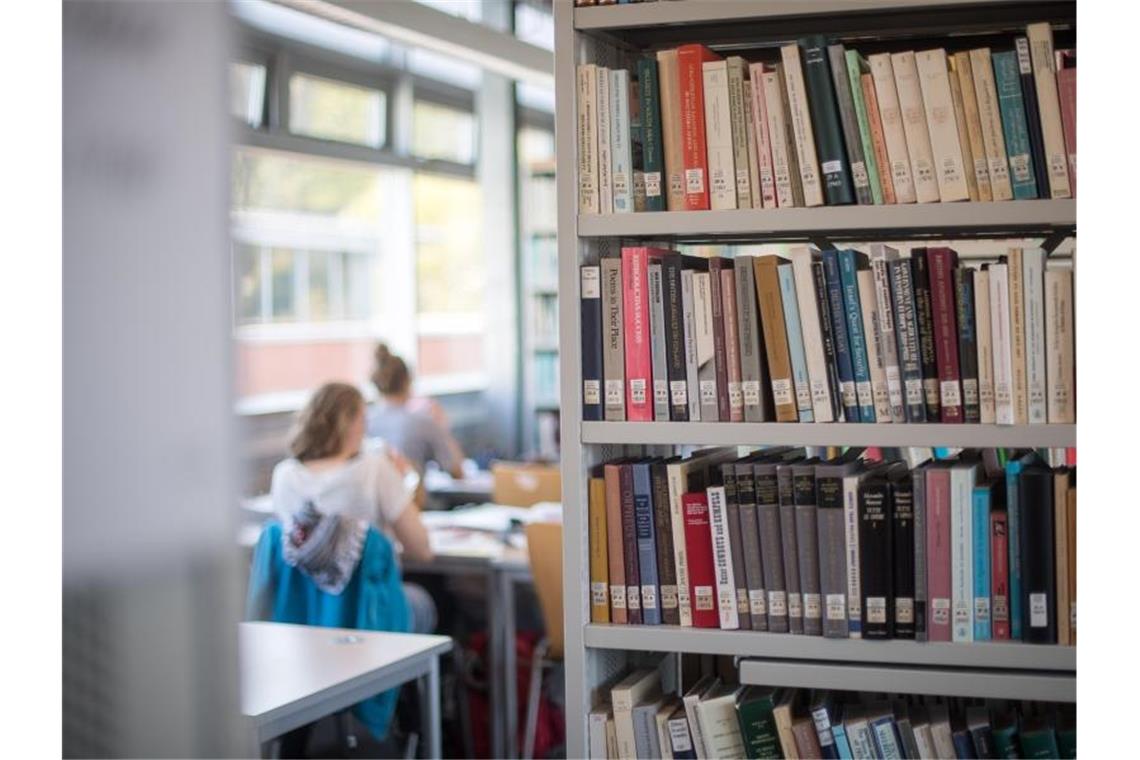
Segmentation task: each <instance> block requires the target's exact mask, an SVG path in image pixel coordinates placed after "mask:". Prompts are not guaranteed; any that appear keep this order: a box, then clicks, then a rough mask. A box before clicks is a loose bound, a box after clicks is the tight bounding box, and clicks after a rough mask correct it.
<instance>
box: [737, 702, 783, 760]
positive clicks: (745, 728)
mask: <svg viewBox="0 0 1140 760" xmlns="http://www.w3.org/2000/svg"><path fill="white" fill-rule="evenodd" d="M775 707H776V690H775V689H774V688H772V687H771V686H748V687H746V688H744V689H741V690H740V693H739V694H738V695H737V697H736V717H737V720H739V721H740V733H741V734H742V735H743V736H744V752H745V755H746V756H747V757H748V758H750V760H752V759H754V758H777V759H779V758H783V756H784V755H783V753H782V752H781V751H780V738H779V735H778V734H777V733H776V719H775V718H774V717H773V716H772V710H773V709H775Z"/></svg>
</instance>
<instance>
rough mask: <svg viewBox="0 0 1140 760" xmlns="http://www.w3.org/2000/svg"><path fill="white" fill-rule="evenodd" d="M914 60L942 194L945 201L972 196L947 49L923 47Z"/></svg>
mask: <svg viewBox="0 0 1140 760" xmlns="http://www.w3.org/2000/svg"><path fill="white" fill-rule="evenodd" d="M914 61H915V66H916V68H917V70H918V81H919V86H920V89H921V90H922V101H923V104H924V106H925V110H926V125H927V129H928V130H929V131H930V147H931V150H932V151H933V154H934V172H935V177H936V178H937V179H938V195H939V197H940V198H941V200H943V201H964V200H968V199H969V197H970V195H969V191H968V189H967V186H966V171H965V165H964V162H963V159H962V146H961V143H960V142H959V140H958V125H957V123H956V121H955V119H954V102H953V98H952V95H951V92H950V77H949V73H948V71H947V69H946V51H945V50H943V49H942V48H937V49H935V50H923V51H921V52H918V53H915V54H914Z"/></svg>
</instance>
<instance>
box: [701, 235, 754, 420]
mask: <svg viewBox="0 0 1140 760" xmlns="http://www.w3.org/2000/svg"><path fill="white" fill-rule="evenodd" d="M730 267H732V260H731V259H725V258H723V257H720V256H712V257H710V258H709V294H710V295H711V298H710V299H709V302H710V303H711V304H712V328H713V350H714V355H713V365H714V366H715V367H716V387H717V399H716V401H717V415H718V419H719V420H720V421H721V422H739V421H741V420H743V419H744V404H743V398H738V401H737V404H735V405H734V404H733V403H732V399H733V391H734V390H735V391H736V395H737V396H738V397H739V396H740V386H739V385H737V387H736V388H735V389H734V388H732V387H731V386H730V385H729V382H730V380H731V378H730V377H729V371H730V364H731V362H730V359H731V358H733V357H734V356H735V355H736V352H735V349H730V348H729V346H728V341H727V339H726V333H727V331H728V330H729V329H730V325H729V322H728V319H726V317H725V313H724V302H725V293H724V290H725V288H724V278H723V277H722V276H721V274H722V272H723V271H724V270H725V269H728V268H730ZM733 293H734V294H735V287H734V288H733ZM731 328H732V330H733V332H735V331H736V330H735V324H733V325H731ZM730 352H731V353H730ZM738 361H739V360H738ZM737 366H739V365H737ZM737 380H738V382H739V377H738V378H737ZM733 406H736V408H737V410H738V412H737V414H738V416H739V419H733V414H732V407H733ZM701 416H702V417H703V416H704V414H703V413H702V415H701Z"/></svg>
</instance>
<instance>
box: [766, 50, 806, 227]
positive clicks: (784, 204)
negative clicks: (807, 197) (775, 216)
mask: <svg viewBox="0 0 1140 760" xmlns="http://www.w3.org/2000/svg"><path fill="white" fill-rule="evenodd" d="M783 68H784V67H783V66H777V67H776V69H775V70H774V71H765V72H764V76H763V83H764V87H763V89H764V103H765V105H766V106H767V112H768V141H769V144H770V145H771V148H772V174H773V177H774V179H775V182H776V205H777V206H778V207H779V208H791V207H793V206H802V205H804V198H803V186H802V185H801V184H800V169H799V163H798V162H797V161H796V144H795V138H794V137H793V136H792V127H791V124H789V123H788V91H787V89H786V88H785V87H784V71H783Z"/></svg>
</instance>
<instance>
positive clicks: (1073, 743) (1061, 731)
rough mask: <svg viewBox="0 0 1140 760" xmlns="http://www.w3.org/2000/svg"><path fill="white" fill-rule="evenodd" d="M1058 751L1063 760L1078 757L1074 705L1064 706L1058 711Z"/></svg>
mask: <svg viewBox="0 0 1140 760" xmlns="http://www.w3.org/2000/svg"><path fill="white" fill-rule="evenodd" d="M1057 749H1058V750H1059V751H1060V756H1061V758H1062V760H1068V759H1069V758H1075V757H1076V756H1077V713H1076V708H1074V707H1073V706H1072V705H1062V706H1061V708H1060V710H1059V711H1058V714H1057Z"/></svg>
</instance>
